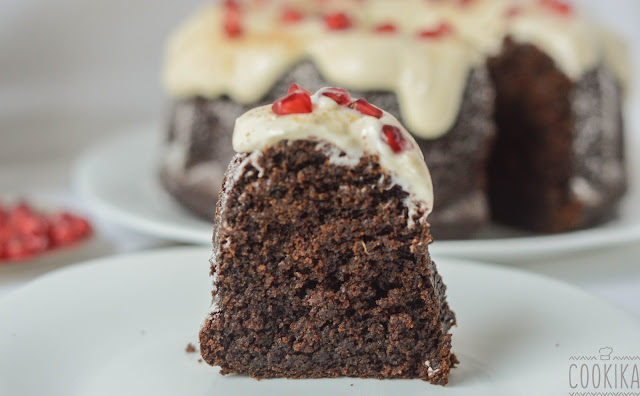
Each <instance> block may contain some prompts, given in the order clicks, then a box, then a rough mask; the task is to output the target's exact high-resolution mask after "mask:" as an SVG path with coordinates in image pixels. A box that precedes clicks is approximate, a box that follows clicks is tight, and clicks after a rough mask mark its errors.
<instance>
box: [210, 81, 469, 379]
mask: <svg viewBox="0 0 640 396" xmlns="http://www.w3.org/2000/svg"><path fill="white" fill-rule="evenodd" d="M233 146H234V149H235V150H236V151H237V152H238V153H239V154H237V155H236V156H235V157H234V159H233V160H232V162H231V164H230V165H229V168H228V169H227V172H226V175H225V181H224V185H223V188H222V191H221V193H220V198H219V200H218V204H217V210H216V221H215V229H214V237H213V256H212V259H211V275H212V276H213V293H212V294H213V304H212V312H211V314H210V315H209V316H208V317H207V318H206V320H205V323H204V326H203V328H202V330H201V332H200V347H201V351H202V356H203V358H204V360H205V361H207V362H208V363H209V364H211V365H216V366H220V367H221V373H222V374H229V373H238V374H245V375H250V376H252V377H257V378H271V377H287V378H320V377H339V376H351V377H363V378H420V379H423V380H426V381H430V382H431V383H434V384H441V385H444V384H446V383H447V380H448V376H449V371H450V369H451V368H452V366H453V364H454V363H455V362H456V359H455V357H454V355H452V354H451V335H450V334H449V330H450V328H451V326H453V325H454V324H455V316H454V314H453V312H452V311H451V310H450V309H449V306H448V304H447V302H446V299H445V290H446V289H445V286H444V284H443V283H442V280H441V278H440V276H439V275H438V272H437V270H436V267H435V264H434V263H433V262H432V261H431V259H430V256H429V251H428V245H429V244H430V243H431V241H432V238H431V236H430V234H429V225H428V223H427V221H426V217H427V215H428V214H429V213H430V212H431V209H432V206H433V192H432V186H431V182H430V176H429V171H428V170H427V167H426V165H425V163H424V158H423V156H422V153H421V151H420V149H419V147H418V145H417V144H416V142H415V140H414V139H413V138H412V137H411V136H410V135H409V134H408V133H407V132H406V130H405V129H404V128H403V127H402V125H400V123H399V122H398V121H397V120H396V119H395V118H394V117H393V116H391V115H390V114H389V113H386V112H383V111H381V110H379V109H377V108H375V107H373V106H372V105H370V104H368V103H367V102H365V101H363V100H358V101H353V100H352V99H351V98H350V95H349V93H347V92H346V91H344V90H340V89H336V88H329V89H322V90H320V91H319V92H318V93H316V94H314V95H310V93H309V92H307V91H305V90H304V89H302V88H300V87H298V86H296V85H293V86H292V88H291V89H290V91H289V94H288V95H287V96H286V97H285V98H283V99H280V100H278V101H276V102H275V103H274V104H273V106H263V107H259V108H256V109H253V110H251V111H249V112H247V113H246V114H245V115H243V116H242V117H240V118H239V119H238V121H237V123H236V127H235V131H234V134H233Z"/></svg>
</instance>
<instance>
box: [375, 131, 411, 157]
mask: <svg viewBox="0 0 640 396" xmlns="http://www.w3.org/2000/svg"><path fill="white" fill-rule="evenodd" d="M381 137H382V141H383V142H385V143H386V144H387V145H388V146H389V147H391V151H393V152H394V153H395V154H399V153H401V152H403V151H404V150H406V149H408V148H411V142H409V141H408V140H407V138H406V137H405V136H404V133H403V132H402V131H401V130H400V128H398V127H396V126H393V125H384V126H383V127H382V135H381Z"/></svg>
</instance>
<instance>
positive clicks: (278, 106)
mask: <svg viewBox="0 0 640 396" xmlns="http://www.w3.org/2000/svg"><path fill="white" fill-rule="evenodd" d="M271 110H273V112H274V113H275V114H277V115H287V114H305V113H311V112H312V111H313V103H311V98H310V97H309V95H307V94H305V93H301V92H294V93H292V94H289V95H287V96H285V97H284V98H282V99H278V100H276V101H275V102H274V103H273V106H271Z"/></svg>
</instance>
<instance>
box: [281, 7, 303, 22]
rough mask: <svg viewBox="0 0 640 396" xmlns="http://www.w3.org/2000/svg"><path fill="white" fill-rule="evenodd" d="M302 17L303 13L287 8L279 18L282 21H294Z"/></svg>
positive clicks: (298, 20)
mask: <svg viewBox="0 0 640 396" xmlns="http://www.w3.org/2000/svg"><path fill="white" fill-rule="evenodd" d="M302 18H304V15H302V13H301V12H300V11H298V10H294V9H292V8H287V9H285V10H284V11H283V12H282V15H281V16H280V20H281V21H282V22H284V23H296V22H300V21H301V20H302Z"/></svg>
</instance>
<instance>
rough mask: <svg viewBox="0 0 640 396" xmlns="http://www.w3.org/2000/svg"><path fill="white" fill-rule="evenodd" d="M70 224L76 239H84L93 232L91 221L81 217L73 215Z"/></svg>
mask: <svg viewBox="0 0 640 396" xmlns="http://www.w3.org/2000/svg"><path fill="white" fill-rule="evenodd" d="M70 224H71V230H72V231H73V235H74V236H75V237H76V239H82V238H83V237H86V236H88V235H89V234H91V232H92V230H91V225H90V224H89V222H88V221H87V220H85V219H83V218H81V217H77V216H71V219H70Z"/></svg>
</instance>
